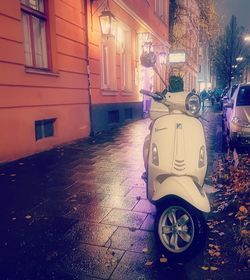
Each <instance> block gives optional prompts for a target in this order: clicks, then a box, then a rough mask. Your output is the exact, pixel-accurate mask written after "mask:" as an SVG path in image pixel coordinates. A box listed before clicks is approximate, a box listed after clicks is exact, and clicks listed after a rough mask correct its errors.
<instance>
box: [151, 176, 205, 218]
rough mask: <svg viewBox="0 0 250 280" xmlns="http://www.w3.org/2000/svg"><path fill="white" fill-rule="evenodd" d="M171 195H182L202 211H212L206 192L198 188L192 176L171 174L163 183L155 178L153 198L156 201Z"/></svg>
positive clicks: (182, 197) (181, 196)
mask: <svg viewBox="0 0 250 280" xmlns="http://www.w3.org/2000/svg"><path fill="white" fill-rule="evenodd" d="M169 195H175V196H177V197H180V198H181V199H183V200H185V201H187V202H188V203H189V204H191V205H193V206H194V207H195V208H197V209H198V210H200V211H202V212H205V213H209V212H210V204H209V201H208V198H207V195H206V193H205V192H203V191H200V190H199V189H198V187H197V186H196V185H195V183H194V182H193V180H192V178H191V177H188V176H181V177H177V176H171V177H168V178H167V179H166V180H164V181H163V182H162V183H160V182H158V181H157V180H155V184H154V194H153V197H152V200H153V201H155V202H156V201H158V200H160V199H162V198H164V197H166V196H169Z"/></svg>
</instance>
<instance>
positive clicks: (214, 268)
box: [210, 266, 218, 271]
mask: <svg viewBox="0 0 250 280" xmlns="http://www.w3.org/2000/svg"><path fill="white" fill-rule="evenodd" d="M210 269H211V271H216V270H218V268H217V267H215V266H211V267H210Z"/></svg>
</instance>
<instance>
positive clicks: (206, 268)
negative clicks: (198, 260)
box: [201, 266, 209, 270]
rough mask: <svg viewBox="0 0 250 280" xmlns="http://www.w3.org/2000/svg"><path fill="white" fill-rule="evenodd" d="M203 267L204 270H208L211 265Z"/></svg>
mask: <svg viewBox="0 0 250 280" xmlns="http://www.w3.org/2000/svg"><path fill="white" fill-rule="evenodd" d="M201 269H203V270H208V269H209V267H208V266H202V267H201Z"/></svg>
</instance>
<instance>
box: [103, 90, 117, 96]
mask: <svg viewBox="0 0 250 280" xmlns="http://www.w3.org/2000/svg"><path fill="white" fill-rule="evenodd" d="M102 95H106V96H116V95H118V91H117V90H114V89H102Z"/></svg>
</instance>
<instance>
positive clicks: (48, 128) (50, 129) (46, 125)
mask: <svg viewBox="0 0 250 280" xmlns="http://www.w3.org/2000/svg"><path fill="white" fill-rule="evenodd" d="M55 121H56V119H55V118H54V119H46V120H37V121H35V137H36V140H39V139H42V138H47V137H52V136H54V124H55Z"/></svg>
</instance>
